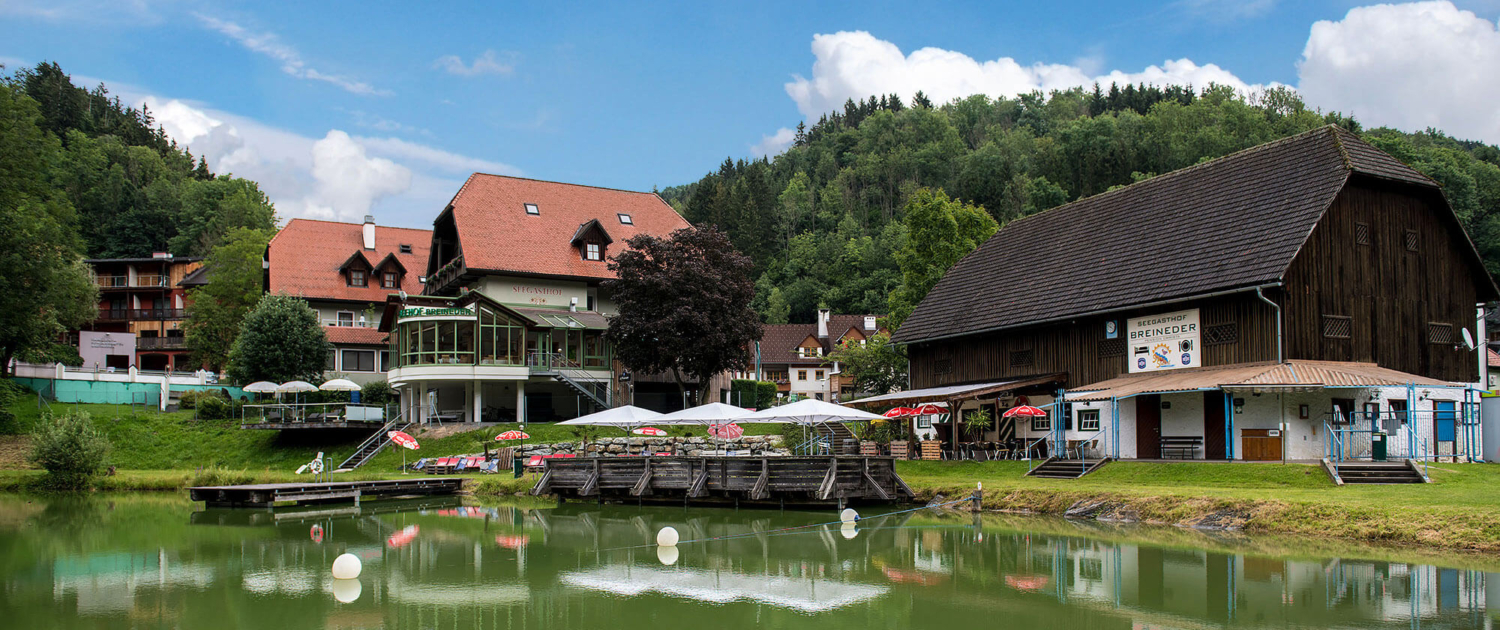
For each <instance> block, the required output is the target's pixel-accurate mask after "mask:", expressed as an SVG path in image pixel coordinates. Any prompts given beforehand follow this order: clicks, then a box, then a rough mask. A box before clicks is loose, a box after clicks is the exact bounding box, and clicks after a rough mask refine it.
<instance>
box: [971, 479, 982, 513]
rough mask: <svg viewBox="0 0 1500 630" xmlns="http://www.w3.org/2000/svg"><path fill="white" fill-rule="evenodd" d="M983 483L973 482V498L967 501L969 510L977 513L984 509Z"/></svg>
mask: <svg viewBox="0 0 1500 630" xmlns="http://www.w3.org/2000/svg"><path fill="white" fill-rule="evenodd" d="M983 504H984V483H983V482H980V483H976V484H974V499H973V500H972V501H970V502H969V511H971V512H975V513H978V512H980V511H982V510H983V509H984V505H983Z"/></svg>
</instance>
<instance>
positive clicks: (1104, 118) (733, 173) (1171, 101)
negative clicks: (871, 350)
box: [660, 85, 1500, 323]
mask: <svg viewBox="0 0 1500 630" xmlns="http://www.w3.org/2000/svg"><path fill="white" fill-rule="evenodd" d="M1329 124H1333V125H1339V126H1341V127H1344V128H1346V129H1348V130H1350V131H1353V132H1356V133H1359V134H1360V135H1361V136H1362V137H1363V138H1365V139H1366V140H1367V141H1369V142H1371V143H1372V144H1374V145H1375V146H1377V147H1380V148H1381V149H1383V150H1385V151H1387V152H1389V153H1391V154H1393V155H1395V156H1396V157H1397V158H1399V159H1401V160H1402V161H1404V162H1406V163H1407V164H1409V165H1411V166H1413V167H1415V168H1416V169H1417V170H1420V171H1421V172H1423V173H1425V174H1427V175H1428V176H1429V177H1432V178H1433V179H1434V180H1436V181H1437V182H1439V183H1440V184H1442V186H1443V190H1444V193H1445V194H1446V196H1447V198H1448V201H1449V203H1450V204H1451V205H1452V206H1453V209H1454V211H1455V212H1456V213H1457V214H1458V216H1459V218H1460V220H1461V221H1462V222H1463V224H1464V226H1465V228H1466V229H1467V230H1468V232H1469V235H1470V237H1471V238H1472V239H1473V240H1474V241H1475V245H1476V246H1477V247H1478V249H1479V251H1480V254H1481V255H1482V256H1483V257H1484V260H1485V263H1486V265H1487V266H1488V268H1489V270H1490V273H1491V274H1495V273H1497V272H1500V149H1497V148H1496V147H1495V146H1493V145H1487V144H1483V143H1479V142H1472V141H1465V140H1459V139H1455V138H1452V137H1450V136H1448V135H1446V134H1444V133H1443V132H1442V131H1440V130H1437V129H1427V130H1425V131H1421V132H1416V133H1404V132H1401V131H1397V130H1394V129H1388V128H1378V129H1364V128H1362V126H1361V125H1360V124H1359V122H1358V121H1356V120H1355V119H1353V118H1352V117H1348V116H1344V115H1342V114H1339V113H1334V112H1328V113H1325V112H1320V111H1317V110H1315V109H1313V108H1310V107H1308V106H1307V105H1306V104H1304V103H1303V102H1302V100H1301V98H1300V97H1298V95H1297V94H1296V92H1294V91H1292V90H1289V89H1286V88H1278V89H1272V90H1268V91H1264V92H1259V93H1255V94H1251V95H1239V94H1236V93H1235V92H1234V91H1233V90H1232V89H1230V88H1227V87H1223V86H1209V87H1207V88H1204V89H1202V90H1195V89H1193V88H1192V87H1186V86H1169V87H1155V86H1131V85H1127V86H1118V85H1115V86H1110V87H1109V88H1108V89H1102V88H1100V87H1099V86H1094V87H1093V88H1092V89H1091V90H1086V89H1074V90H1069V91H1062V92H1053V93H1051V94H1047V95H1044V94H1040V93H1034V94H1027V95H1022V96H1020V97H1019V98H1014V99H1010V98H990V97H988V96H985V95H974V96H970V97H968V98H964V99H957V100H954V101H952V102H949V103H944V104H941V105H934V104H933V103H932V102H931V101H930V100H929V99H928V98H926V97H925V96H924V95H923V94H922V93H920V92H918V93H917V94H916V95H915V96H914V98H912V99H911V102H910V103H906V102H903V101H902V99H901V98H900V97H899V96H897V95H894V94H892V95H884V96H875V97H871V98H868V99H865V100H864V101H861V102H856V101H854V100H852V99H851V100H850V101H848V102H847V103H845V105H844V110H843V111H842V112H834V113H830V114H828V115H825V116H823V117H822V118H821V119H819V120H818V121H817V122H816V123H815V124H813V125H811V126H807V125H803V124H799V125H798V127H797V134H796V139H795V141H794V144H793V145H792V146H791V147H790V148H788V149H787V150H786V151H785V152H783V153H781V154H779V155H776V156H774V157H773V158H762V159H756V160H733V159H726V160H725V161H724V163H723V164H721V165H720V166H719V168H718V169H717V170H715V171H713V172H710V173H708V174H707V175H704V176H703V178H702V179H699V180H698V181H696V182H692V183H689V184H686V185H682V186H674V187H671V188H667V189H664V190H662V191H660V194H661V196H662V198H663V199H665V200H667V201H668V203H671V204H672V205H673V206H674V207H675V208H677V209H678V211H679V212H681V213H682V214H683V215H684V216H685V217H686V218H687V219H688V220H689V221H691V222H693V223H694V224H695V225H703V224H712V225H715V226H717V227H718V228H720V229H721V230H724V231H725V232H726V233H728V234H729V236H730V238H731V239H732V241H733V242H734V244H735V246H736V247H737V248H738V249H739V250H740V251H741V252H744V253H746V254H748V255H749V256H750V257H751V259H752V260H753V261H754V263H755V268H754V273H755V276H756V296H755V308H756V310H757V311H758V312H760V313H762V315H763V317H764V318H765V319H766V321H767V323H784V322H787V321H790V322H793V323H807V322H811V321H813V316H814V314H815V312H816V310H817V309H818V308H819V307H827V308H832V309H833V310H834V311H835V312H840V313H877V314H884V313H888V312H890V310H891V306H892V302H893V301H895V296H893V294H900V293H903V291H900V290H898V289H900V288H901V285H902V282H903V277H902V275H903V274H902V268H901V267H900V265H899V264H898V260H900V259H902V256H901V253H902V252H903V251H906V252H910V251H911V250H912V249H913V248H915V247H918V246H919V245H921V244H919V243H912V242H909V240H908V234H909V232H910V228H909V225H908V224H909V223H910V221H909V220H908V217H907V216H906V214H907V212H908V208H909V207H911V206H912V205H913V204H912V203H911V202H912V201H913V199H914V198H916V196H917V193H918V191H920V190H923V189H930V190H934V191H941V192H943V193H946V195H947V196H950V197H952V198H954V199H955V200H961V201H962V202H963V203H964V204H972V205H973V206H977V207H979V208H982V210H983V211H984V212H986V213H988V214H989V215H990V216H991V217H993V219H994V220H995V222H996V223H997V224H999V225H1000V226H1003V225H1004V224H1005V223H1006V222H1008V221H1011V220H1014V219H1016V218H1018V217H1023V216H1026V215H1029V214H1033V213H1036V212H1041V211H1044V210H1047V209H1049V208H1052V207H1056V206H1058V205H1061V204H1064V203H1067V202H1070V201H1073V200H1076V199H1080V198H1082V197H1087V196H1089V195H1094V194H1098V193H1101V192H1104V191H1107V190H1110V189H1111V188H1114V187H1118V186H1123V185H1127V184H1130V183H1133V182H1136V181H1140V180H1142V179H1145V178H1149V177H1152V176H1155V175H1158V174H1161V173H1166V172H1168V171H1172V170H1175V169H1179V168H1183V167H1186V166H1191V165H1193V164H1196V163H1198V162H1201V161H1204V160H1209V159H1213V158H1217V157H1221V156H1224V155H1228V154H1230V153H1233V152H1235V151H1239V150H1241V149H1245V148H1249V147H1252V146H1255V145H1258V144H1261V143H1264V142H1269V141H1271V140H1276V139H1278V138H1283V137H1286V136H1290V135H1294V134H1297V133H1301V132H1304V131H1308V130H1310V129H1314V128H1316V127H1320V126H1323V125H1329ZM923 199H924V202H925V199H926V198H923ZM908 258H910V256H908ZM926 288H930V285H929V286H927V287H921V288H920V292H922V293H925V289H926ZM897 310H900V307H899V306H898V307H897Z"/></svg>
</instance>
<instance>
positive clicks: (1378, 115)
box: [1297, 2, 1500, 143]
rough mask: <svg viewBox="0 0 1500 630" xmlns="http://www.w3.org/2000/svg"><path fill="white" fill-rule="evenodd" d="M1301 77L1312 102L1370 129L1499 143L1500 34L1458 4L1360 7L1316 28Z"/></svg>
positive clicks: (1301, 64)
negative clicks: (1431, 130) (1434, 131)
mask: <svg viewBox="0 0 1500 630" xmlns="http://www.w3.org/2000/svg"><path fill="white" fill-rule="evenodd" d="M1298 75H1299V78H1300V83H1299V85H1298V88H1297V89H1298V91H1299V92H1301V93H1302V95H1303V97H1304V98H1305V99H1307V101H1308V102H1309V103H1312V104H1314V105H1317V106H1318V107H1321V108H1324V109H1332V110H1338V111H1342V112H1345V113H1351V114H1354V115H1355V117H1357V118H1358V119H1359V120H1360V121H1361V122H1363V123H1364V124H1365V125H1367V126H1381V125H1385V126H1391V127H1396V128H1400V129H1405V130H1409V131H1410V130H1418V129H1424V128H1426V127H1429V126H1431V127H1437V128H1439V129H1442V130H1443V131H1445V132H1447V133H1449V134H1451V135H1454V136H1457V137H1460V138H1471V139H1478V140H1483V141H1485V142H1492V143H1493V142H1500V108H1497V107H1496V106H1495V103H1497V102H1500V82H1497V81H1496V77H1500V31H1497V29H1496V25H1495V23H1493V22H1490V21H1488V20H1485V19H1483V18H1480V17H1478V16H1476V15H1474V14H1473V13H1471V12H1469V11H1461V10H1459V9H1458V8H1457V7H1455V6H1453V4H1452V3H1451V2H1422V3H1412V4H1399V5H1390V4H1382V5H1376V6H1369V7H1360V8H1356V9H1351V10H1350V11H1349V13H1348V14H1347V15H1345V16H1344V19H1342V20H1339V21H1336V22H1334V21H1321V22H1318V23H1316V24H1313V26H1312V32H1311V34H1310V35H1309V37H1308V39H1307V47H1306V48H1305V49H1304V50H1303V51H1302V60H1301V61H1300V62H1299V63H1298Z"/></svg>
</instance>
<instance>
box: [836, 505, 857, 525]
mask: <svg viewBox="0 0 1500 630" xmlns="http://www.w3.org/2000/svg"><path fill="white" fill-rule="evenodd" d="M839 520H841V521H843V522H845V523H853V522H854V521H857V520H859V512H855V511H854V508H844V511H842V512H839Z"/></svg>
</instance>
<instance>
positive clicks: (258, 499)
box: [188, 476, 463, 507]
mask: <svg viewBox="0 0 1500 630" xmlns="http://www.w3.org/2000/svg"><path fill="white" fill-rule="evenodd" d="M462 487H463V479H460V478H447V479H444V478H433V477H427V476H422V477H414V478H412V479H391V480H386V481H333V482H325V483H263V484H250V485H243V486H199V487H196V488H188V496H190V497H192V499H193V500H194V501H203V502H205V503H207V504H208V506H209V507H272V506H274V505H277V504H292V503H333V502H345V501H347V502H353V503H355V504H358V503H359V502H360V500H361V499H371V498H388V497H404V496H425V495H446V494H454V493H456V492H458V491H459V489H460V488H462Z"/></svg>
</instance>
